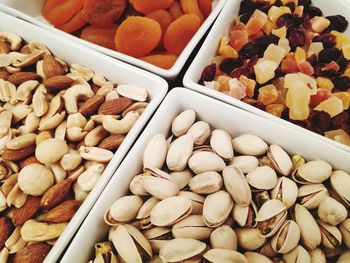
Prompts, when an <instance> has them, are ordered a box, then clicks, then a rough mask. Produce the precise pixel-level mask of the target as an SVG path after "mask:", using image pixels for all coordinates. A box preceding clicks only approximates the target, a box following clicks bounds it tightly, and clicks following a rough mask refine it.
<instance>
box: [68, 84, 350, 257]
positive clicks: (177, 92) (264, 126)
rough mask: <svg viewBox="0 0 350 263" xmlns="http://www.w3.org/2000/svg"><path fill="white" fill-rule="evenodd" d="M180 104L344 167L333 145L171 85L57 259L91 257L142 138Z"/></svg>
mask: <svg viewBox="0 0 350 263" xmlns="http://www.w3.org/2000/svg"><path fill="white" fill-rule="evenodd" d="M185 109H193V110H194V111H195V112H196V113H197V119H198V120H203V121H206V122H208V123H209V124H210V126H211V127H212V128H220V129H224V130H226V131H227V132H229V133H230V134H231V135H233V136H237V135H239V134H242V133H251V134H256V135H258V136H260V137H261V138H262V139H264V140H265V141H266V142H268V143H270V144H271V143H275V144H278V145H280V146H281V147H283V148H284V149H285V150H286V151H288V152H289V153H290V154H301V155H302V156H303V157H305V158H306V159H308V160H313V159H322V160H326V161H328V162H329V163H330V164H332V165H333V167H334V168H335V169H342V170H345V171H350V162H349V161H350V156H349V153H347V152H345V151H343V150H341V149H339V148H336V147H334V146H333V145H330V144H327V143H324V142H321V141H319V140H318V139H315V138H314V137H312V136H310V135H308V134H305V133H303V132H300V131H298V130H295V129H292V128H289V127H285V126H283V125H281V124H279V123H276V122H273V121H271V120H267V119H264V118H262V117H260V116H257V115H255V114H252V113H249V112H247V111H243V110H241V109H238V108H236V107H232V106H230V105H228V104H226V103H223V102H220V101H218V100H215V99H213V98H210V97H208V96H204V95H202V94H199V93H196V92H193V91H190V90H188V89H180V88H176V89H173V90H172V91H171V92H170V93H169V94H168V95H167V97H166V98H165V99H164V101H163V103H162V104H161V106H160V107H159V109H158V111H157V112H156V113H155V115H154V117H153V118H152V120H151V121H150V123H149V124H148V126H147V127H146V129H145V130H144V132H143V133H142V135H141V136H140V138H139V139H138V141H137V142H136V144H135V145H134V147H133V148H132V149H131V150H130V152H129V154H128V155H127V157H126V158H125V159H124V161H123V162H122V164H121V165H120V166H119V168H118V170H117V171H116V173H115V174H114V176H113V177H112V179H111V181H110V182H109V183H108V185H107V187H106V188H105V190H104V191H103V193H102V194H101V196H100V198H99V199H98V200H97V202H96V203H95V205H94V207H93V208H92V209H91V211H90V213H89V215H88V216H87V218H86V219H85V221H84V223H83V224H82V226H81V228H80V229H79V231H78V232H77V234H76V236H75V238H74V239H73V241H72V243H71V244H70V246H69V247H68V249H67V251H66V253H65V255H64V257H63V259H62V261H61V262H62V263H69V262H76V263H80V262H88V261H89V259H91V258H92V256H93V252H94V245H95V244H96V243H98V242H101V241H102V240H104V238H106V236H107V231H108V229H109V227H108V226H107V225H106V224H105V223H104V220H103V215H104V213H105V211H106V210H107V209H108V208H109V207H110V206H111V205H112V204H113V202H114V201H115V200H117V199H118V198H120V197H122V196H124V195H125V194H127V192H128V191H129V183H130V182H131V180H132V178H133V177H134V176H135V175H137V174H140V173H142V155H143V151H144V149H145V148H146V145H147V143H148V142H149V141H150V140H151V138H152V137H153V136H154V135H155V134H158V133H162V134H164V135H165V136H166V137H167V136H168V135H170V129H171V123H172V120H173V119H174V118H175V117H176V116H177V115H178V114H179V113H180V112H182V111H183V110H185Z"/></svg>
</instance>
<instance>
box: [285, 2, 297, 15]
mask: <svg viewBox="0 0 350 263" xmlns="http://www.w3.org/2000/svg"><path fill="white" fill-rule="evenodd" d="M286 7H289V8H290V11H292V13H294V11H295V3H294V2H288V3H287V4H286Z"/></svg>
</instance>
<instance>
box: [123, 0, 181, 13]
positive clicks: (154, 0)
mask: <svg viewBox="0 0 350 263" xmlns="http://www.w3.org/2000/svg"><path fill="white" fill-rule="evenodd" d="M130 3H131V5H132V6H133V7H134V8H135V10H137V11H139V12H141V13H143V14H148V13H151V12H154V11H157V10H160V9H167V8H169V7H171V6H172V4H173V3H174V0H132V1H130Z"/></svg>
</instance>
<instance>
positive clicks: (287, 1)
mask: <svg viewBox="0 0 350 263" xmlns="http://www.w3.org/2000/svg"><path fill="white" fill-rule="evenodd" d="M281 2H282V4H283V5H286V4H288V3H294V4H295V6H298V2H299V1H298V0H281Z"/></svg>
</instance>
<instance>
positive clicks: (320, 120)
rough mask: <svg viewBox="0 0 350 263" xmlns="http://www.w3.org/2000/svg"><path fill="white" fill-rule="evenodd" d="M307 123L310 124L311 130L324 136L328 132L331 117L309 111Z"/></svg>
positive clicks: (321, 112)
mask: <svg viewBox="0 0 350 263" xmlns="http://www.w3.org/2000/svg"><path fill="white" fill-rule="evenodd" d="M308 121H309V122H310V126H311V129H312V130H313V131H314V132H316V133H318V134H322V135H323V134H324V132H325V131H327V130H328V127H329V124H330V122H331V116H330V115H329V114H328V113H327V112H325V111H315V110H314V111H311V112H310V115H309V118H308Z"/></svg>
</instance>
